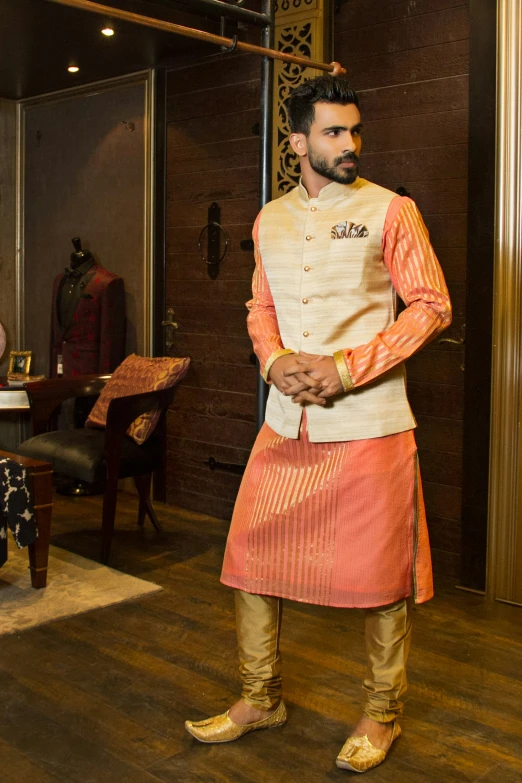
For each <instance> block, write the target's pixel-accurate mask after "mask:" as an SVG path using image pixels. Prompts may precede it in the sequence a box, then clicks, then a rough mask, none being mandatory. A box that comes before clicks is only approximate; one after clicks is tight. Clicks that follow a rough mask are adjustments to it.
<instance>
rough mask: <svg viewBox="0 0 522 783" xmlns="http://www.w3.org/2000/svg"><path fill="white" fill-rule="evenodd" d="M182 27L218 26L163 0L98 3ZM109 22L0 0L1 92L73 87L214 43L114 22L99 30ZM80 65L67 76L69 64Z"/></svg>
mask: <svg viewBox="0 0 522 783" xmlns="http://www.w3.org/2000/svg"><path fill="white" fill-rule="evenodd" d="M102 3H103V5H110V6H111V7H112V8H123V9H125V10H127V11H132V12H133V13H139V14H143V15H146V16H152V17H156V18H159V19H163V20H165V21H168V22H176V23H177V24H181V25H184V26H187V27H197V28H199V29H202V30H208V31H211V32H219V29H218V27H219V23H218V22H217V21H216V20H215V19H209V18H206V17H204V16H200V15H195V14H194V15H192V14H187V13H184V12H183V11H182V10H179V9H177V8H176V3H175V2H172V3H171V6H172V10H171V7H170V5H169V3H168V2H167V1H166V0H157V1H156V2H155V1H154V0H102ZM107 21H110V20H108V19H106V18H105V17H102V16H98V15H97V14H93V13H90V12H86V11H79V10H77V9H74V8H67V7H65V6H61V5H56V4H54V3H50V2H48V1H47V0H0V97H3V98H12V99H20V98H28V97H32V96H35V95H41V94H43V93H46V92H52V91H54V90H61V89H64V88H67V87H72V86H74V85H79V84H87V83H89V82H93V81H98V80H100V79H108V78H111V77H114V76H120V75H123V74H127V73H132V72H133V71H139V70H142V69H145V68H150V67H153V66H154V65H157V64H161V63H164V62H168V61H170V60H174V59H175V58H177V57H178V56H180V55H184V54H187V53H190V54H212V53H215V52H218V51H219V49H218V47H216V46H213V45H210V44H204V43H201V42H200V41H195V40H192V39H190V38H184V37H182V36H178V35H173V34H171V33H163V32H159V31H156V30H153V29H151V28H148V27H142V26H140V25H136V24H131V23H129V22H122V21H119V20H117V19H115V20H113V21H112V23H111V26H112V27H113V28H114V30H115V35H114V36H112V38H106V37H105V36H104V35H102V34H101V28H102V27H103V26H104V23H105V22H107ZM70 64H75V65H78V66H79V68H80V71H79V72H78V73H76V74H70V73H69V72H68V71H67V67H68V66H69V65H70Z"/></svg>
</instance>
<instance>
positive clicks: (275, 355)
mask: <svg viewBox="0 0 522 783" xmlns="http://www.w3.org/2000/svg"><path fill="white" fill-rule="evenodd" d="M287 353H295V351H292V350H291V349H290V348H281V349H280V350H279V351H274V353H273V354H271V355H270V356H269V357H268V359H267V360H266V364H265V366H264V368H263V372H262V373H261V375H262V377H263V380H264V381H265V383H268V373H269V372H270V368H271V366H272V365H273V363H274V362H275V360H276V359H279V357H280V356H285V354H287Z"/></svg>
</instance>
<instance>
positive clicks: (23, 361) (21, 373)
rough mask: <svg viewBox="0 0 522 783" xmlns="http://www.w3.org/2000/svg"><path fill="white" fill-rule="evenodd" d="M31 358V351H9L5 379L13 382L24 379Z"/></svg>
mask: <svg viewBox="0 0 522 783" xmlns="http://www.w3.org/2000/svg"><path fill="white" fill-rule="evenodd" d="M32 356H33V352H32V351H11V352H10V354H9V369H8V371H7V377H8V378H12V379H13V380H21V379H22V378H26V377H27V376H28V375H29V369H30V367H31V359H32ZM15 376H16V378H15Z"/></svg>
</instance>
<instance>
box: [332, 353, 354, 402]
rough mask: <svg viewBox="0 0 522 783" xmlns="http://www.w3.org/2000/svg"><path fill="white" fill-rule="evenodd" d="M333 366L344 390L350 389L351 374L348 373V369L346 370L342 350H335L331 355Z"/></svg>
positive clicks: (351, 382)
mask: <svg viewBox="0 0 522 783" xmlns="http://www.w3.org/2000/svg"><path fill="white" fill-rule="evenodd" d="M333 358H334V361H335V366H336V367H337V372H338V373H339V377H340V379H341V383H342V385H343V389H344V391H345V392H347V391H350V389H353V381H352V376H351V375H350V371H349V370H348V367H347V366H346V362H345V361H344V353H343V351H336V352H335V353H334V355H333Z"/></svg>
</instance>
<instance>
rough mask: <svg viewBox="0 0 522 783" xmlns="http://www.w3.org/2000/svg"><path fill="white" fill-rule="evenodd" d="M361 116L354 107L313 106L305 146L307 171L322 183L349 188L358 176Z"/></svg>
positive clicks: (351, 105) (322, 104)
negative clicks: (312, 114) (335, 183)
mask: <svg viewBox="0 0 522 783" xmlns="http://www.w3.org/2000/svg"><path fill="white" fill-rule="evenodd" d="M361 127H362V125H361V115H360V113H359V109H358V108H357V106H356V105H355V104H354V103H349V104H347V105H346V106H341V105H340V104H337V103H316V104H315V119H314V122H313V123H312V127H311V128H310V134H309V136H308V137H306V136H304V135H303V134H295V135H296V136H300V137H301V138H302V140H303V142H304V144H305V145H306V154H307V157H308V161H309V163H310V166H311V168H312V169H313V170H314V171H315V172H316V173H317V174H320V175H321V176H323V177H325V178H326V179H329V180H332V181H333V182H340V183H341V184H343V185H349V184H351V183H352V182H354V181H355V180H356V179H357V176H358V173H359V153H360V151H361V146H362V140H361Z"/></svg>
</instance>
